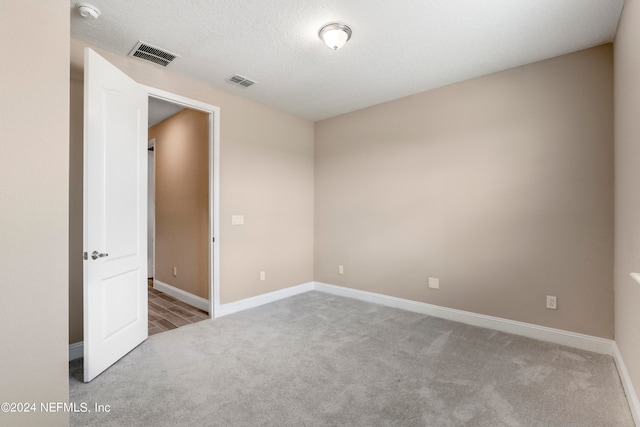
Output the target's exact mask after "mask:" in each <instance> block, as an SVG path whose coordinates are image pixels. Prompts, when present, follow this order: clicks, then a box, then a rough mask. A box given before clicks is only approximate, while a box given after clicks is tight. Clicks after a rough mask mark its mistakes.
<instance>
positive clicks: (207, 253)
mask: <svg viewBox="0 0 640 427" xmlns="http://www.w3.org/2000/svg"><path fill="white" fill-rule="evenodd" d="M198 104H199V103H197V102H195V101H192V100H187V99H185V98H182V97H178V96H176V95H173V94H168V93H165V92H161V91H156V90H155V89H152V88H149V129H148V138H149V147H148V190H149V191H148V227H147V230H148V233H147V234H148V242H147V243H148V245H147V248H148V250H147V253H148V272H149V274H148V276H149V289H148V292H149V293H148V308H149V311H148V318H149V335H154V334H156V333H160V332H164V331H167V330H171V329H175V328H178V327H181V326H184V325H187V324H190V323H195V322H198V321H201V320H204V319H207V318H209V317H213V315H214V312H213V309H214V305H215V304H214V302H215V301H217V299H216V293H217V292H216V290H217V286H216V284H217V280H216V278H217V275H216V273H215V272H216V270H217V265H218V263H217V261H216V260H215V259H216V258H217V253H216V251H215V250H214V245H215V239H214V236H215V235H216V234H217V233H216V230H215V229H216V227H217V215H216V212H215V211H214V208H216V207H217V203H216V202H215V198H216V196H217V195H218V193H219V192H218V191H217V190H216V188H215V187H216V186H217V179H216V172H217V168H216V161H217V157H218V156H217V154H216V148H217V144H216V140H217V138H215V137H214V136H215V132H216V131H217V127H216V122H217V111H215V107H212V106H206V105H198ZM207 107H208V108H209V109H207Z"/></svg>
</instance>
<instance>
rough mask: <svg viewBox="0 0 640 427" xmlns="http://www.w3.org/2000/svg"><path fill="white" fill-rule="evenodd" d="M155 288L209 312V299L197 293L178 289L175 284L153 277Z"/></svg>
mask: <svg viewBox="0 0 640 427" xmlns="http://www.w3.org/2000/svg"><path fill="white" fill-rule="evenodd" d="M153 288H154V289H157V290H159V291H160V292H163V293H165V294H167V295H169V296H171V297H174V298H175V299H177V300H179V301H182V302H184V303H186V304H189V305H190V306H192V307H195V308H199V309H200V310H203V311H206V312H207V313H208V312H209V300H206V299H204V298H202V297H199V296H197V295H193V294H191V293H189V292H186V291H183V290H182V289H178V288H176V287H175V286H171V285H168V284H166V283H164V282H161V281H159V280H156V279H153Z"/></svg>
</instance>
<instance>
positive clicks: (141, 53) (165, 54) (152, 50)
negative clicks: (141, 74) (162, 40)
mask: <svg viewBox="0 0 640 427" xmlns="http://www.w3.org/2000/svg"><path fill="white" fill-rule="evenodd" d="M129 56H133V57H135V58H139V59H142V60H144V61H148V62H153V63H154V64H157V65H161V66H163V67H166V66H167V65H169V64H171V62H172V61H173V60H174V59H176V58H180V55H176V54H175V53H171V52H169V51H166V50H163V49H160V48H159V47H156V46H152V45H150V44H149V43H145V42H141V41H139V42H138V43H136V45H135V46H134V47H133V49H132V50H131V52H129Z"/></svg>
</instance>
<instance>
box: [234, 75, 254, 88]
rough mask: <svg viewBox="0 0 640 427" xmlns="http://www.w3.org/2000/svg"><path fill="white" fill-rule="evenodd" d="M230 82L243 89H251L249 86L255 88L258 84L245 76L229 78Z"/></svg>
mask: <svg viewBox="0 0 640 427" xmlns="http://www.w3.org/2000/svg"><path fill="white" fill-rule="evenodd" d="M226 80H227V81H228V82H230V83H233V84H235V85H238V86H242V87H249V86H253V85H254V84H256V83H258V82H255V81H253V80H250V79H248V78H246V77H244V76H241V75H239V74H234V75H233V76H231V77H227V79H226Z"/></svg>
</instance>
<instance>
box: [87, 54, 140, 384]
mask: <svg viewBox="0 0 640 427" xmlns="http://www.w3.org/2000/svg"><path fill="white" fill-rule="evenodd" d="M84 73H85V74H84V84H85V89H84V91H85V92H84V102H85V105H84V251H85V254H84V258H85V260H84V284H83V291H84V295H83V304H84V381H85V382H89V381H91V380H92V379H93V378H95V377H96V376H98V375H99V374H100V373H101V372H103V371H104V370H105V369H107V368H108V367H109V366H111V365H112V364H113V363H115V362H116V361H117V360H118V359H120V358H121V357H122V356H124V355H125V354H127V353H128V352H129V351H131V350H132V349H133V348H135V347H136V346H137V345H138V344H140V343H141V342H143V341H144V340H145V339H146V338H147V334H148V330H147V241H146V239H147V109H148V106H147V105H148V95H147V91H146V89H144V88H143V87H142V86H140V85H138V84H137V83H136V82H135V81H133V80H131V79H130V78H129V77H128V76H127V75H125V74H124V73H122V72H121V71H120V70H118V69H117V68H115V67H114V66H113V65H111V64H110V63H109V62H107V61H106V60H105V59H103V58H102V57H100V56H99V55H98V54H97V53H95V52H94V51H92V50H91V49H88V48H87V49H86V50H85V69H84Z"/></svg>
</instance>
